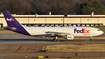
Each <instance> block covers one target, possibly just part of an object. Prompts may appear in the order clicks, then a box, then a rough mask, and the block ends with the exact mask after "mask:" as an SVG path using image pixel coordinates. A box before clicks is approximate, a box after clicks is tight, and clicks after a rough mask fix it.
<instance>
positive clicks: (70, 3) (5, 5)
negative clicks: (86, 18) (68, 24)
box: [0, 0, 105, 15]
mask: <svg viewBox="0 0 105 59" xmlns="http://www.w3.org/2000/svg"><path fill="white" fill-rule="evenodd" d="M4 10H8V11H9V12H10V13H12V14H14V13H16V14H24V15H25V14H29V15H34V14H39V15H48V14H49V12H52V14H53V15H64V14H72V15H74V14H75V15H85V14H91V12H95V14H99V15H100V14H105V2H104V0H0V11H4Z"/></svg>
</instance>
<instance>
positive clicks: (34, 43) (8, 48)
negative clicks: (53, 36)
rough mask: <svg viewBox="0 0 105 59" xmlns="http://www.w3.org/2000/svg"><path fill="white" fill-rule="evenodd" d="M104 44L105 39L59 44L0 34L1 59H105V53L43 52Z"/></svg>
mask: <svg viewBox="0 0 105 59" xmlns="http://www.w3.org/2000/svg"><path fill="white" fill-rule="evenodd" d="M104 43H105V39H94V40H92V41H90V40H87V39H86V40H83V39H79V40H78V39H76V40H73V41H68V40H59V42H53V40H48V39H41V38H39V37H30V36H26V35H21V34H0V59H2V58H7V59H8V58H12V59H15V58H16V59H21V58H22V59H23V58H25V56H27V58H29V59H36V58H38V56H47V57H48V58H73V57H83V58H84V57H105V52H91V53H89V52H81V53H80V52H75V53H72V52H71V53H47V52H46V51H45V50H42V48H43V47H44V46H47V45H60V44H104Z"/></svg>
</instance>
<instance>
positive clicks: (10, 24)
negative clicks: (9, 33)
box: [3, 11, 30, 35]
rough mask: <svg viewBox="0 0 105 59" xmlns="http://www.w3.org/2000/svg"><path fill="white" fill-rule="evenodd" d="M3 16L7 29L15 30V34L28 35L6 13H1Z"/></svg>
mask: <svg viewBox="0 0 105 59" xmlns="http://www.w3.org/2000/svg"><path fill="white" fill-rule="evenodd" d="M3 14H4V17H5V20H6V22H7V25H8V28H16V30H15V32H18V33H21V34H25V35H30V34H29V33H28V32H27V31H26V30H25V29H24V28H23V26H22V25H21V24H20V23H19V22H18V21H17V20H16V19H15V18H14V17H13V16H12V15H11V14H10V13H9V12H8V11H3Z"/></svg>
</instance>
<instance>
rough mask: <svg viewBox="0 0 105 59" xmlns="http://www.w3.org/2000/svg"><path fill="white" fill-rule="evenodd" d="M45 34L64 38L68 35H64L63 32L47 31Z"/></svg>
mask: <svg viewBox="0 0 105 59" xmlns="http://www.w3.org/2000/svg"><path fill="white" fill-rule="evenodd" d="M46 33H48V34H51V35H58V36H65V35H68V34H70V33H64V32H56V31H47V32H46Z"/></svg>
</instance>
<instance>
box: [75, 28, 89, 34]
mask: <svg viewBox="0 0 105 59" xmlns="http://www.w3.org/2000/svg"><path fill="white" fill-rule="evenodd" d="M89 31H90V30H86V28H83V29H82V30H78V29H77V28H75V29H74V33H90V32H89Z"/></svg>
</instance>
